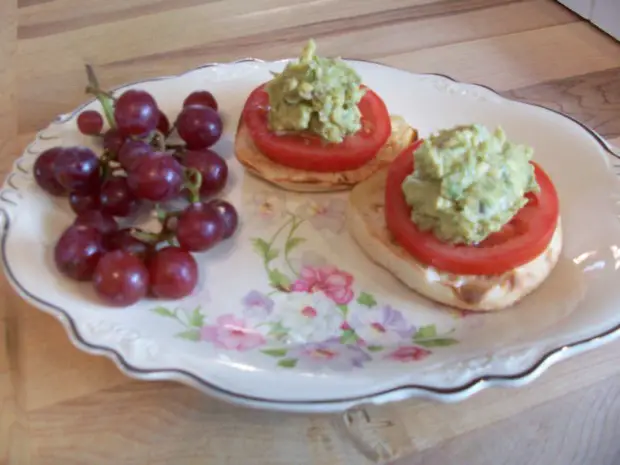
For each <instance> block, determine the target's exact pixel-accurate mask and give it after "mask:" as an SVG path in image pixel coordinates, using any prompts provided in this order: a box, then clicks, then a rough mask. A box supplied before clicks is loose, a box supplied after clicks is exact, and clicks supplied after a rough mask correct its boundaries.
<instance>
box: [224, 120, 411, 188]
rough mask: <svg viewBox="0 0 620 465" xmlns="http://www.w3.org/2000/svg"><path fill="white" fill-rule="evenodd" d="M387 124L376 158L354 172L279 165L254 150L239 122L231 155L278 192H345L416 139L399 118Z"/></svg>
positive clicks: (255, 148) (384, 164)
mask: <svg viewBox="0 0 620 465" xmlns="http://www.w3.org/2000/svg"><path fill="white" fill-rule="evenodd" d="M391 121H392V134H391V135H390V137H389V139H388V140H387V142H386V143H385V145H384V146H383V148H381V150H379V152H378V153H377V156H376V157H375V158H373V159H372V160H370V161H369V162H368V163H366V164H365V165H363V166H361V167H359V168H357V169H354V170H348V171H337V172H333V173H322V172H313V171H305V170H300V169H296V168H290V167H288V166H284V165H280V164H279V163H276V162H274V161H272V160H270V159H269V158H268V157H266V156H265V155H264V154H263V153H262V152H261V151H260V150H258V148H257V147H256V146H255V145H254V142H253V141H252V138H251V137H250V133H249V131H248V129H247V127H246V126H245V123H244V122H243V119H241V120H240V121H239V126H238V128H237V135H236V137H235V155H236V156H237V159H238V160H239V162H240V163H241V164H242V165H243V166H244V167H245V168H246V169H247V171H248V172H250V173H252V174H253V175H256V176H258V177H260V178H263V179H264V180H266V181H268V182H270V183H272V184H275V185H277V186H279V187H281V188H282V189H286V190H290V191H297V192H331V191H342V190H347V189H351V188H352V187H353V186H355V185H356V184H358V183H359V182H361V181H363V180H365V179H367V178H369V177H370V176H372V175H373V174H374V173H376V172H377V171H379V170H381V169H382V168H384V167H386V166H388V165H389V164H390V162H391V161H392V160H393V159H394V158H395V157H396V156H397V155H398V154H399V153H400V152H402V151H403V150H404V149H405V148H406V147H407V146H408V145H410V144H411V143H412V142H414V141H415V140H417V138H418V133H417V131H416V130H415V129H413V128H412V127H410V126H409V125H408V124H407V122H406V121H405V120H404V119H403V118H401V117H400V116H392V117H391Z"/></svg>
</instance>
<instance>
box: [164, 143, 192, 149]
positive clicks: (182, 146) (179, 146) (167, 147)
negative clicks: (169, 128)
mask: <svg viewBox="0 0 620 465" xmlns="http://www.w3.org/2000/svg"><path fill="white" fill-rule="evenodd" d="M166 149H168V150H177V151H181V150H186V149H187V146H186V145H185V144H168V143H167V144H166Z"/></svg>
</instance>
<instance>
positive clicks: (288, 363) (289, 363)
mask: <svg viewBox="0 0 620 465" xmlns="http://www.w3.org/2000/svg"><path fill="white" fill-rule="evenodd" d="M295 365H297V359H296V358H284V359H282V360H280V361H279V362H278V366H280V367H282V368H295Z"/></svg>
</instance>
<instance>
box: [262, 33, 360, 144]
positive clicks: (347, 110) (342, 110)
mask: <svg viewBox="0 0 620 465" xmlns="http://www.w3.org/2000/svg"><path fill="white" fill-rule="evenodd" d="M315 52H316V44H315V43H314V41H313V40H310V41H309V42H308V44H307V45H306V46H305V48H304V49H303V51H302V53H301V56H300V57H299V60H297V61H294V62H291V63H289V64H288V65H287V66H286V68H284V71H282V72H281V73H279V74H275V76H274V78H273V79H272V80H271V81H270V82H269V83H268V84H267V86H266V91H267V93H268V94H269V106H270V109H269V128H270V129H271V130H272V131H275V132H282V133H287V132H298V131H309V132H312V133H314V134H318V135H319V136H321V137H322V138H323V139H324V140H325V141H327V142H335V143H338V142H342V140H343V139H344V137H345V136H347V135H348V134H354V133H356V132H357V131H359V130H360V129H361V128H362V124H361V114H360V111H359V109H358V107H357V104H358V103H359V101H360V100H361V98H362V97H363V95H364V89H361V88H360V84H361V82H362V81H361V78H360V76H359V75H358V74H357V73H356V72H355V70H353V69H352V68H351V67H350V66H348V65H347V64H346V63H345V62H344V61H342V60H341V59H339V58H322V57H318V56H316V54H315Z"/></svg>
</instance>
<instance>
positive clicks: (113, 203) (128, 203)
mask: <svg viewBox="0 0 620 465" xmlns="http://www.w3.org/2000/svg"><path fill="white" fill-rule="evenodd" d="M99 201H100V203H101V211H102V212H103V213H107V214H108V215H112V216H129V215H131V214H132V213H133V212H134V210H135V208H136V206H137V205H138V200H137V199H136V197H135V195H134V194H133V192H131V190H130V189H129V186H128V185H127V178H124V177H121V176H113V177H111V178H109V179H107V180H106V181H105V182H104V183H103V185H102V186H101V191H100V194H99Z"/></svg>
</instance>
